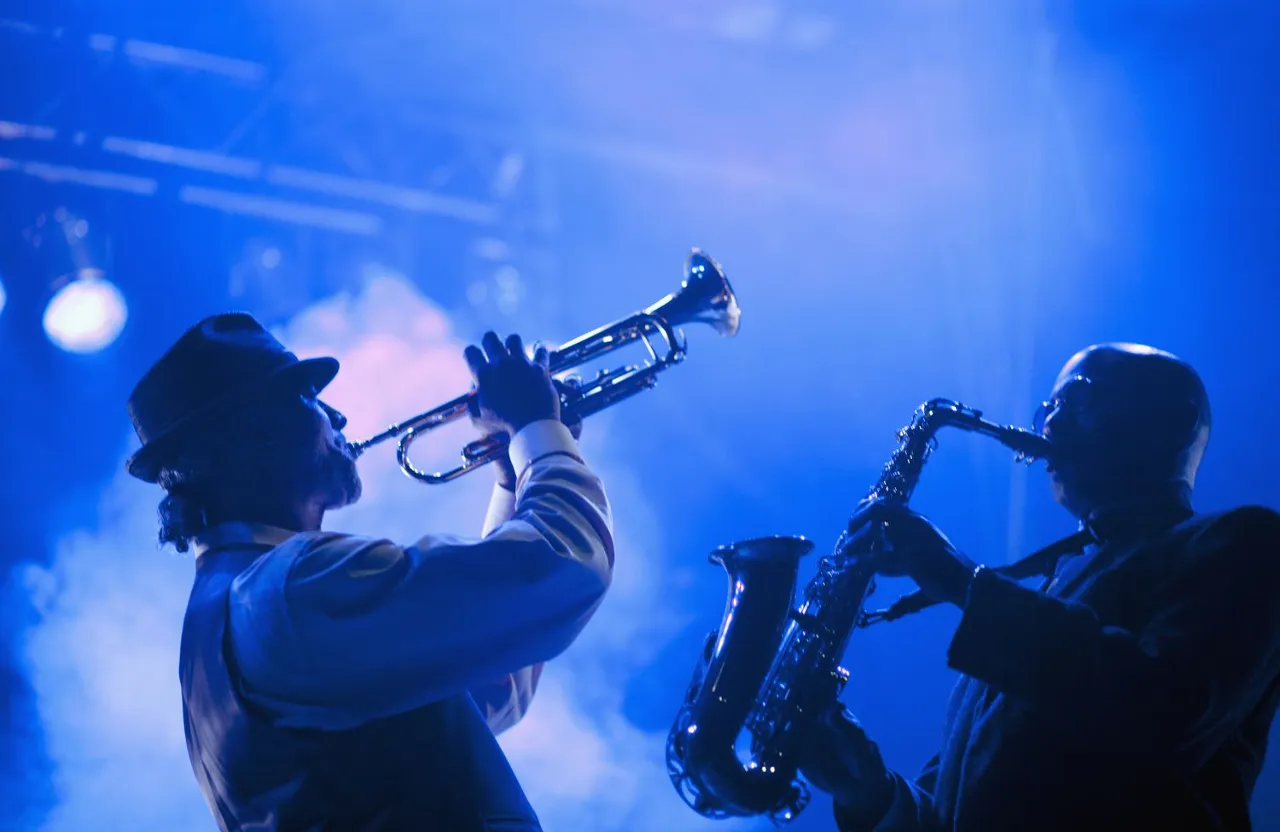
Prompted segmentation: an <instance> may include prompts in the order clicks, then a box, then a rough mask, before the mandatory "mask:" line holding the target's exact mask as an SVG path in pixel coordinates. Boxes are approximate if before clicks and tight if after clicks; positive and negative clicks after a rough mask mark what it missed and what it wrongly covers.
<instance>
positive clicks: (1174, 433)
mask: <svg viewBox="0 0 1280 832" xmlns="http://www.w3.org/2000/svg"><path fill="white" fill-rule="evenodd" d="M1209 428H1210V411H1209V402H1208V398H1207V395H1206V393H1205V389H1204V387H1203V385H1202V383H1201V380H1200V378H1199V377H1198V375H1197V374H1196V372H1195V371H1194V370H1193V369H1192V368H1191V367H1190V366H1189V365H1188V364H1186V363H1185V362H1183V361H1181V360H1179V359H1177V358H1175V357H1174V356H1172V355H1170V354H1168V353H1165V352H1162V351H1159V350H1155V349H1151V348H1148V347H1141V346H1137V345H1130V344H1105V345H1098V346H1093V347H1090V348H1088V349H1085V350H1083V351H1081V352H1080V353H1078V354H1076V355H1075V356H1074V357H1072V358H1071V359H1070V361H1068V362H1067V364H1066V366H1065V367H1064V368H1063V370H1062V372H1061V373H1060V375H1059V376H1058V379H1057V382H1056V384H1055V386H1054V387H1053V390H1052V392H1051V393H1050V395H1049V399H1048V401H1047V402H1045V404H1044V405H1043V406H1042V407H1041V410H1040V411H1039V414H1038V418H1037V420H1036V429H1037V430H1038V431H1039V432H1041V433H1042V435H1043V436H1044V437H1045V438H1046V439H1048V440H1049V441H1050V442H1051V444H1052V448H1053V452H1052V453H1051V455H1050V460H1049V465H1048V472H1049V474H1050V477H1051V481H1052V487H1053V491H1054V495H1055V497H1056V499H1057V502H1058V503H1059V504H1060V505H1062V507H1063V508H1065V509H1066V510H1067V511H1068V512H1070V513H1071V514H1072V515H1074V516H1075V517H1077V518H1079V520H1080V521H1081V524H1082V528H1083V529H1084V530H1087V531H1088V532H1089V533H1090V534H1091V535H1092V538H1093V540H1094V542H1093V543H1092V544H1090V545H1089V546H1088V547H1087V548H1086V549H1085V550H1084V551H1083V552H1082V553H1080V554H1078V555H1073V556H1067V557H1064V558H1062V559H1060V560H1059V562H1058V564H1057V566H1056V568H1055V569H1054V570H1053V573H1052V575H1051V576H1050V580H1048V582H1047V583H1046V584H1045V585H1044V586H1043V587H1042V588H1040V589H1039V590H1033V589H1030V588H1027V587H1024V586H1022V585H1019V584H1017V583H1014V582H1013V581H1011V580H1008V579H1006V578H1004V577H1002V576H999V575H997V574H995V573H994V572H992V571H991V570H989V569H986V568H984V567H983V566H981V565H979V562H975V560H974V559H972V558H971V557H969V556H966V555H965V554H963V553H961V552H959V551H957V549H956V548H955V547H954V546H953V545H952V544H951V542H950V541H949V540H948V539H947V537H946V536H945V535H944V534H943V533H942V532H941V531H939V530H938V529H937V528H936V527H935V526H934V525H933V524H932V523H930V522H929V521H928V520H926V519H925V518H924V517H922V516H920V515H919V514H916V513H914V512H912V511H910V510H909V509H906V508H904V507H891V506H889V505H882V504H871V505H867V506H864V507H863V508H862V509H861V510H860V512H859V516H857V517H856V518H855V521H854V527H855V528H857V529H860V530H861V531H859V532H857V533H859V534H871V533H872V531H871V529H872V528H873V527H874V526H877V525H880V524H881V523H883V524H884V525H883V526H881V528H882V529H883V532H882V533H883V534H884V535H885V539H886V541H887V543H888V544H889V546H890V557H889V558H888V560H887V561H886V562H885V565H884V567H883V569H882V572H883V573H884V574H888V575H907V576H910V577H911V578H913V579H914V580H915V581H916V582H917V584H918V585H919V586H920V588H921V590H922V591H923V592H924V593H925V594H927V595H929V596H930V597H931V598H933V599H934V600H936V601H940V602H946V603H951V604H954V605H956V606H957V607H960V608H961V609H962V610H963V614H962V616H961V619H960V623H959V625H958V627H957V630H956V632H955V634H954V636H953V638H952V640H951V643H950V647H949V650H948V653H947V658H948V664H949V665H950V666H951V667H952V668H954V669H956V670H958V671H959V672H960V673H961V678H960V680H959V682H958V683H957V685H956V687H955V690H954V691H953V693H952V696H951V700H950V704H949V706H948V709H947V713H946V718H945V723H944V725H945V727H944V733H943V737H942V742H941V747H940V750H939V752H938V754H937V755H935V756H934V757H933V758H932V760H930V761H929V763H928V764H927V765H926V766H925V767H924V769H923V770H922V771H921V772H920V773H919V774H918V775H917V776H916V777H914V778H908V777H905V776H903V775H902V774H899V773H897V772H894V771H890V770H888V769H887V768H886V767H885V764H884V761H883V759H882V758H881V755H880V752H879V750H878V749H877V747H876V744H875V743H874V742H873V741H872V740H871V739H870V738H869V737H868V735H867V733H866V732H865V731H864V730H863V728H862V726H861V725H859V724H858V723H857V722H856V721H855V720H854V719H853V717H852V716H851V715H850V714H849V713H848V712H847V711H845V710H844V709H843V708H841V707H839V706H837V707H834V708H832V709H831V710H830V711H829V712H828V713H827V714H826V715H825V719H824V720H823V722H822V724H821V727H820V728H819V730H818V731H817V732H816V734H815V736H814V738H813V741H812V743H811V744H810V745H809V747H808V749H807V751H806V759H805V760H804V761H803V763H802V766H801V770H802V771H803V772H804V774H805V775H806V777H807V778H808V779H809V780H810V781H811V782H813V783H814V784H815V785H817V786H818V787H819V788H822V789H823V790H825V791H827V792H830V793H831V794H832V796H833V799H834V804H835V815H836V820H837V824H838V826H839V828H840V829H841V830H842V832H866V831H867V830H877V831H878V830H920V832H923V831H924V830H949V831H950V832H1004V831H1005V830H1027V832H1032V831H1034V832H1056V830H1139V829H1141V830H1146V829H1152V830H1154V829H1161V830H1196V831H1197V832H1198V831H1199V830H1237V831H1239V832H1243V830H1248V829H1250V828H1251V825H1250V818H1249V801H1250V798H1251V795H1252V792H1253V788H1254V784H1255V782H1256V780H1257V777H1258V774H1259V771H1260V769H1261V767H1262V762H1263V758H1264V754H1265V751H1266V745H1267V735H1268V730H1269V728H1270V725H1271V722H1272V718H1273V716H1274V714H1275V711H1276V706H1277V699H1278V698H1280V515H1278V514H1277V513H1276V512H1274V511H1272V510H1271V509H1268V508H1263V507H1258V506H1246V507H1242V508H1237V509H1234V510H1231V511H1226V512H1222V513H1214V514H1200V513H1197V512H1195V511H1194V510H1193V508H1192V503H1191V495H1192V488H1193V486H1194V484H1195V478H1196V471H1197V468H1198V466H1199V464H1200V461H1201V457H1202V455H1203V453H1204V449H1205V446H1206V444H1207V441H1208V437H1209ZM877 533H881V532H877Z"/></svg>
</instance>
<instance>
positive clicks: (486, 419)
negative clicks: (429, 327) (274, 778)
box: [464, 332, 582, 491]
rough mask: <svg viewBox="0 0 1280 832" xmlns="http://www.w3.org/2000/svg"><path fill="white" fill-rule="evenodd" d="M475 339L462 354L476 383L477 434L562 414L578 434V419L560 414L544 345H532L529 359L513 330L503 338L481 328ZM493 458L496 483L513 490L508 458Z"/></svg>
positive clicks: (512, 430) (505, 433) (499, 432)
mask: <svg viewBox="0 0 1280 832" xmlns="http://www.w3.org/2000/svg"><path fill="white" fill-rule="evenodd" d="M480 343H481V346H480V347H477V346H474V345H472V346H469V347H467V349H466V351H465V353H464V355H465V357H466V359H467V366H469V367H470V368H471V376H472V379H473V380H474V381H475V385H476V389H475V396H474V397H473V398H472V399H471V403H470V411H471V423H472V424H473V425H474V426H475V427H476V429H477V430H479V431H480V433H481V435H482V436H484V437H490V436H502V437H504V439H506V440H509V439H510V438H511V437H512V436H514V435H515V434H516V433H517V432H518V431H519V430H520V429H521V428H523V427H524V426H525V425H528V424H530V423H532V422H536V421H538V420H540V419H558V418H561V416H562V415H564V416H566V417H567V418H566V419H565V424H566V426H567V427H568V428H569V432H570V433H572V434H573V438H574V439H577V438H579V437H580V436H581V435H582V419H581V418H578V417H576V416H572V415H570V414H562V413H561V408H560V392H561V386H562V384H563V383H562V382H559V381H556V380H555V379H552V378H551V375H550V372H549V369H548V356H547V350H546V349H545V348H544V347H541V346H540V347H538V348H536V349H535V350H534V354H533V359H532V360H530V359H529V358H528V356H526V355H525V351H524V342H523V340H522V339H521V338H520V336H519V335H510V336H508V337H507V340H506V343H503V342H502V340H501V339H499V338H498V335H497V333H494V332H486V333H485V334H484V337H483V338H482V339H481V341H480ZM495 462H496V463H497V464H496V466H495V470H496V477H497V480H498V484H499V485H500V486H502V487H503V488H505V489H507V490H508V491H514V490H515V487H516V471H515V467H514V466H513V465H512V464H511V458H510V457H509V456H508V455H507V454H506V453H503V454H502V455H501V456H500V457H498V459H497V460H495Z"/></svg>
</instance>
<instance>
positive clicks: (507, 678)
mask: <svg viewBox="0 0 1280 832" xmlns="http://www.w3.org/2000/svg"><path fill="white" fill-rule="evenodd" d="M495 464H498V465H500V466H501V467H502V468H503V469H504V471H505V473H501V474H500V475H499V481H498V483H496V484H495V485H494V487H493V494H492V496H491V497H490V499H489V508H488V511H487V512H486V513H485V518H484V526H483V527H482V529H481V532H480V536H481V537H488V536H489V535H491V534H493V532H494V531H496V530H497V529H498V528H499V527H500V526H502V524H504V523H506V522H507V521H508V520H510V519H511V518H512V516H514V514H515V511H516V493H515V489H516V473H515V469H514V467H513V466H511V464H510V460H505V459H504V460H501V461H500V462H499V463H495ZM542 667H543V665H542V663H539V664H534V665H530V666H528V667H522V668H520V669H519V670H517V671H515V672H514V673H507V674H504V675H502V676H500V677H498V678H497V679H494V680H492V681H489V682H486V683H484V684H481V685H477V686H475V687H473V688H471V698H472V699H474V700H475V703H476V707H478V708H479V709H480V713H481V714H483V715H484V718H485V721H486V722H487V723H488V724H489V730H491V731H493V733H495V734H501V733H502V732H503V731H506V730H507V729H508V728H511V727H512V726H514V725H515V724H516V723H518V722H519V721H520V720H521V719H523V718H524V715H525V714H526V713H528V711H529V704H530V703H531V702H532V701H533V696H534V694H535V693H537V691H538V680H539V679H541V678H542Z"/></svg>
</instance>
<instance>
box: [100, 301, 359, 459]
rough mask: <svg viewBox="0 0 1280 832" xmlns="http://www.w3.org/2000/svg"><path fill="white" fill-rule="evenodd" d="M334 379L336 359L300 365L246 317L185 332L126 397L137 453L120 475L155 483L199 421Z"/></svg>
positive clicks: (217, 318)
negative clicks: (272, 393) (250, 400)
mask: <svg viewBox="0 0 1280 832" xmlns="http://www.w3.org/2000/svg"><path fill="white" fill-rule="evenodd" d="M337 374H338V360H337V359H336V358H309V359H306V360H303V361H300V360H299V359H298V357H297V356H296V355H294V354H293V353H291V352H289V351H288V350H287V349H285V348H284V345H283V344H281V343H280V342H279V341H277V340H276V339H275V338H274V337H273V336H272V335H271V333H269V332H267V330H266V327H264V326H263V325H262V324H260V323H259V322H258V321H257V320H256V319H255V318H254V317H253V316H252V315H249V314H247V313H244V312H228V313H224V314H221V315H213V316H210V317H208V318H205V319H204V320H203V321H201V322H200V323H198V324H196V325H195V326H193V327H191V329H189V330H187V331H186V332H185V333H184V334H183V336H182V337H181V338H179V339H178V340H177V341H176V342H175V343H174V345H173V346H172V347H170V348H169V350H168V352H166V353H165V354H164V355H163V356H161V358H160V360H159V361H157V362H156V363H155V364H154V365H153V366H152V367H151V369H150V370H148V371H147V373H146V375H144V376H143V377H142V380H141V381H139V382H138V384H137V386H136V387H134V388H133V393H131V394H130V395H129V403H128V407H129V419H130V420H131V421H132V422H133V429H134V432H136V433H137V434H138V439H139V440H140V441H141V442H142V447H141V448H140V449H139V450H138V452H137V453H135V454H134V455H133V456H132V457H130V458H129V460H128V461H127V462H126V463H125V469H126V470H127V471H128V472H129V473H130V474H132V475H133V476H135V477H137V478H138V479H140V480H143V481H144V482H155V481H156V479H157V477H158V476H159V474H160V470H161V468H162V467H163V465H164V462H165V460H166V457H167V454H168V453H169V452H170V451H171V450H172V448H173V447H174V446H175V444H176V443H177V441H179V440H181V439H182V438H183V437H184V436H185V435H187V434H188V433H189V431H190V429H191V428H192V427H194V426H196V425H198V424H199V423H200V422H201V420H202V419H203V418H204V417H207V416H209V415H211V414H213V413H215V412H217V411H218V410H219V408H221V407H223V406H224V405H227V404H229V403H231V402H234V401H235V400H236V399H238V398H242V397H249V396H253V395H254V394H257V393H260V392H263V391H265V390H269V389H272V388H288V387H297V388H298V389H299V390H302V389H304V388H310V389H313V390H314V391H315V392H317V393H318V392H320V390H322V389H323V388H324V387H325V386H326V385H327V384H328V383H329V382H331V381H333V377H334V376H335V375H337Z"/></svg>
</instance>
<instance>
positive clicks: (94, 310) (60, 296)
mask: <svg viewBox="0 0 1280 832" xmlns="http://www.w3.org/2000/svg"><path fill="white" fill-rule="evenodd" d="M128 317H129V310H128V308H127V307H126V306H125V302H124V296H123V295H122V294H120V290H119V289H117V288H116V287H115V285H114V284H113V283H111V281H109V280H107V279H106V277H105V276H104V275H103V273H102V272H101V271H100V270H98V269H82V270H81V271H80V272H79V274H77V276H76V277H75V278H74V279H73V280H71V281H69V282H68V283H67V284H66V285H65V286H63V287H62V288H60V289H59V290H58V291H57V293H56V294H54V296H53V298H52V299H51V300H50V301H49V305H48V306H47V307H45V310H44V331H45V334H46V335H48V336H49V340H50V341H52V342H53V343H54V345H55V346H57V347H58V348H59V349H62V350H66V351H67V352H72V353H81V354H85V353H93V352H98V351H99V350H101V349H104V348H106V347H108V346H110V345H111V344H112V343H113V342H114V341H115V340H116V338H118V337H120V332H121V331H122V330H123V329H124V325H125V321H126V320H127V319H128Z"/></svg>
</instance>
